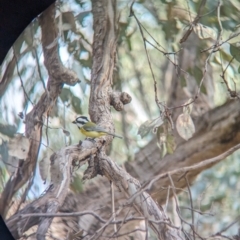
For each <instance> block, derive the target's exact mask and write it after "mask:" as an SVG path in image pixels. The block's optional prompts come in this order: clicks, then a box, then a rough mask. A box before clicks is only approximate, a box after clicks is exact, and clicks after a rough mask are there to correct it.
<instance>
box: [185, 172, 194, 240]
mask: <svg viewBox="0 0 240 240" xmlns="http://www.w3.org/2000/svg"><path fill="white" fill-rule="evenodd" d="M184 178H185V181H186V183H187V188H188V194H189V198H190V204H191V213H192V226H191V228H192V231H193V239H194V240H195V239H196V238H195V228H194V212H193V200H192V193H191V189H190V186H189V182H188V179H187V177H186V176H184Z"/></svg>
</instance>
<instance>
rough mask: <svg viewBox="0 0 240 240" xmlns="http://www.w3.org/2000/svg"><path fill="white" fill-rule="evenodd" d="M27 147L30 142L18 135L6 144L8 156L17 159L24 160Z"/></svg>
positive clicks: (26, 154)
mask: <svg viewBox="0 0 240 240" xmlns="http://www.w3.org/2000/svg"><path fill="white" fill-rule="evenodd" d="M29 147H30V142H29V140H28V138H26V137H24V136H23V135H22V134H20V133H17V134H15V137H14V138H12V139H11V140H10V141H9V143H8V154H9V155H11V156H13V157H16V158H18V159H26V158H27V156H28V150H29Z"/></svg>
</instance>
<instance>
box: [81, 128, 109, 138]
mask: <svg viewBox="0 0 240 240" xmlns="http://www.w3.org/2000/svg"><path fill="white" fill-rule="evenodd" d="M79 130H80V132H81V133H82V134H83V135H85V136H86V137H90V138H97V137H101V136H104V135H106V133H104V132H95V131H86V130H85V129H84V128H80V129H79Z"/></svg>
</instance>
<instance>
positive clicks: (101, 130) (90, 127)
mask: <svg viewBox="0 0 240 240" xmlns="http://www.w3.org/2000/svg"><path fill="white" fill-rule="evenodd" d="M83 128H84V129H85V130H86V131H96V132H106V130H105V129H104V128H102V127H99V126H97V125H95V126H86V125H84V126H83ZM93 128H94V129H93Z"/></svg>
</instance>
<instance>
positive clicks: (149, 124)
mask: <svg viewBox="0 0 240 240" xmlns="http://www.w3.org/2000/svg"><path fill="white" fill-rule="evenodd" d="M162 124H163V120H162V117H158V118H155V119H153V120H147V121H146V122H144V123H143V124H142V125H141V126H140V127H139V129H138V134H139V135H140V136H141V138H143V137H145V136H146V135H147V134H148V133H149V132H150V131H151V130H152V131H153V133H156V132H157V128H159V127H160V126H161V125H162Z"/></svg>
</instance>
